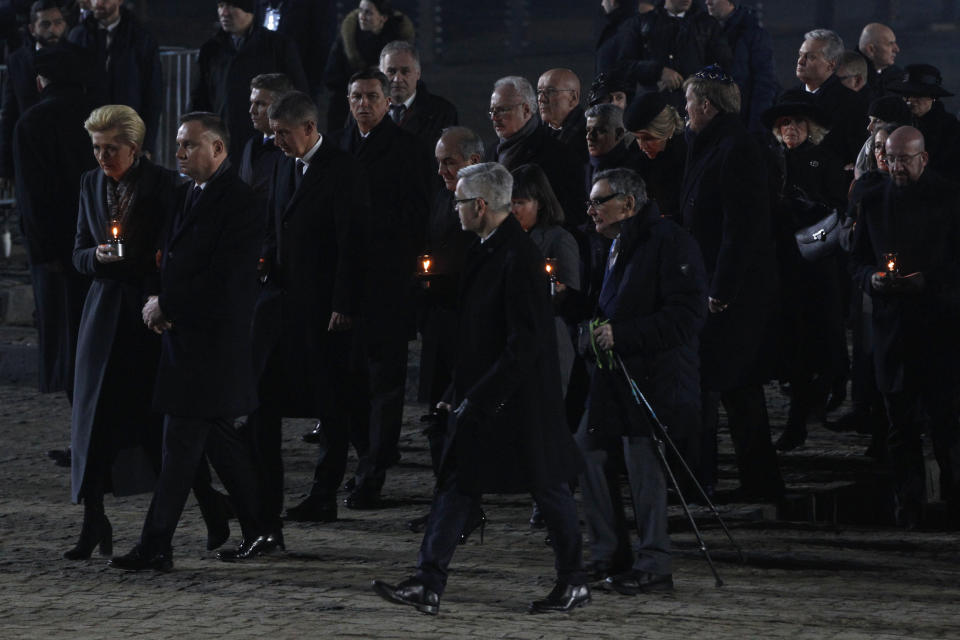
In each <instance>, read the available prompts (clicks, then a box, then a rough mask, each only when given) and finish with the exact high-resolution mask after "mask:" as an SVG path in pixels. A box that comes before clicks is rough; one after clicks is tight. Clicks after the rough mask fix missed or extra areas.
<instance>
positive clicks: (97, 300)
mask: <svg viewBox="0 0 960 640" xmlns="http://www.w3.org/2000/svg"><path fill="white" fill-rule="evenodd" d="M84 126H85V127H86V129H87V131H88V132H89V133H90V138H91V140H92V143H93V152H94V156H95V157H96V158H97V161H98V162H99V164H100V168H99V169H95V170H93V171H89V172H87V173H85V174H84V175H83V178H82V179H81V183H80V212H79V217H78V221H77V237H76V242H75V245H74V250H73V264H74V266H75V267H76V269H77V271H79V272H80V273H83V274H87V275H89V276H92V277H93V284H92V285H91V287H90V293H89V294H88V296H87V300H86V303H85V305H84V308H83V317H82V319H81V322H80V337H79V340H78V345H77V372H76V382H75V386H74V394H75V400H74V403H73V416H72V426H71V447H72V451H73V464H72V468H71V471H72V485H73V489H72V499H73V501H74V502H77V503H79V502H83V503H84V514H83V527H82V529H81V533H80V539H79V541H78V542H77V545H76V546H75V547H74V548H73V549H70V550H69V551H67V552H66V553H65V554H64V557H65V558H67V559H69V560H82V559H85V558H89V557H90V554H91V553H92V551H93V548H94V547H95V546H97V545H98V544H99V545H100V551H101V553H103V554H106V555H109V554H110V552H111V549H112V529H111V527H110V522H109V520H108V519H107V517H106V515H105V514H104V509H103V495H104V493H106V492H107V491H111V490H112V491H113V493H114V494H115V495H130V494H133V493H139V492H143V491H151V490H152V489H153V482H154V474H153V473H152V472H153V471H155V470H156V469H158V468H159V463H160V460H159V457H160V456H159V450H160V434H161V418H162V416H160V415H159V414H156V413H154V412H152V411H151V410H150V405H151V397H152V395H153V382H154V376H155V375H156V370H157V363H158V359H159V354H160V337H159V336H158V335H156V334H154V333H152V332H151V331H149V330H147V329H146V328H145V327H144V326H143V320H142V319H141V314H140V312H141V309H142V307H143V304H144V302H145V300H146V295H145V294H144V290H145V288H146V286H147V284H148V283H149V282H150V280H151V279H153V278H157V277H158V276H157V250H158V247H159V246H160V241H161V239H162V237H161V234H162V231H163V228H164V224H165V222H166V216H167V214H168V212H169V211H170V209H171V205H172V198H173V195H174V192H175V190H176V186H177V184H178V182H179V178H178V176H177V174H176V173H174V172H173V171H169V170H167V169H163V168H161V167H158V166H157V165H155V164H153V163H152V162H150V161H149V160H148V159H146V158H145V157H142V156H141V155H140V150H141V145H142V143H143V139H144V133H145V130H146V127H145V125H144V123H143V120H141V118H140V117H139V116H138V115H137V113H136V111H134V110H133V109H131V108H130V107H127V106H123V105H107V106H104V107H101V108H99V109H96V110H94V111H93V113H91V114H90V117H89V118H88V119H87V121H86V122H85V123H84ZM114 231H115V233H114ZM114 236H116V237H117V238H119V239H121V240H122V253H121V251H120V249H119V247H120V245H118V244H117V243H116V242H113V241H112V239H113V237H114ZM198 477H200V476H199V475H198ZM199 484H200V485H201V486H203V487H204V489H205V490H202V491H201V492H200V494H201V495H202V496H203V498H204V499H203V500H201V503H202V504H203V505H205V506H204V507H203V508H204V510H205V511H206V513H205V515H208V514H211V517H210V518H208V524H209V525H210V527H211V534H214V533H216V537H220V536H222V537H223V539H224V540H226V538H227V537H228V536H229V530H227V531H226V533H225V535H224V530H225V529H227V526H226V518H225V516H224V515H223V514H222V510H223V508H224V507H223V505H222V504H220V510H221V513H220V514H219V517H217V518H214V517H213V516H212V514H214V513H215V511H208V510H207V507H206V505H211V504H214V505H217V504H219V503H218V499H222V496H220V495H219V494H216V493H215V492H214V491H213V489H211V488H210V486H209V471H207V472H206V478H205V482H201V483H199ZM213 508H214V509H216V508H217V507H213ZM214 520H215V521H216V522H215V524H210V522H211V521H214ZM215 530H216V531H215ZM208 544H209V541H208ZM221 544H222V542H221Z"/></svg>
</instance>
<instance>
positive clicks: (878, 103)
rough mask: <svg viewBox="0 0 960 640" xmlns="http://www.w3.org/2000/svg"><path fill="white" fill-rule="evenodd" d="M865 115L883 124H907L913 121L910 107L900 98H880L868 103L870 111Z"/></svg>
mask: <svg viewBox="0 0 960 640" xmlns="http://www.w3.org/2000/svg"><path fill="white" fill-rule="evenodd" d="M867 115H870V116H873V117H874V118H876V119H877V120H883V121H884V122H899V123H900V124H907V123H909V122H910V121H911V120H913V114H912V113H910V107H908V106H907V103H906V102H904V101H903V98H901V97H900V96H882V97H880V98H877V99H876V100H874V101H873V102H871V103H870V110H869V111H868V112H867Z"/></svg>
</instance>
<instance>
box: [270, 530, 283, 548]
mask: <svg viewBox="0 0 960 640" xmlns="http://www.w3.org/2000/svg"><path fill="white" fill-rule="evenodd" d="M267 542H268V543H270V546H271V548H272V549H280V550H281V551H286V550H287V544H286V542H284V541H283V529H275V530H273V531H271V532H270V533H269V534H267Z"/></svg>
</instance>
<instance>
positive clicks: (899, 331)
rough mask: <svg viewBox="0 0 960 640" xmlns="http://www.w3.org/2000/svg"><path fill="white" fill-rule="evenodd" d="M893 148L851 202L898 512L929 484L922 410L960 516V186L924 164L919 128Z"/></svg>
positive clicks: (945, 488) (910, 518)
mask: <svg viewBox="0 0 960 640" xmlns="http://www.w3.org/2000/svg"><path fill="white" fill-rule="evenodd" d="M886 152H887V164H888V165H889V167H890V174H889V175H884V174H882V173H870V174H867V175H868V176H869V177H865V178H864V180H870V181H871V183H870V184H869V185H865V188H864V189H863V190H862V191H860V194H861V197H859V198H857V199H854V200H851V202H850V207H851V211H853V210H854V209H859V211H860V215H859V218H858V224H857V226H856V231H855V234H854V241H853V250H852V255H851V267H852V269H853V273H854V278H855V282H856V283H857V284H858V285H859V286H860V287H862V288H863V290H864V291H865V292H866V293H868V294H870V296H871V297H872V299H873V332H874V347H873V348H874V356H873V359H874V366H875V370H876V371H875V373H876V380H877V386H878V387H879V389H880V392H881V393H882V394H883V399H884V403H885V405H886V408H887V415H888V417H889V422H890V429H889V434H888V439H887V443H888V444H887V446H888V448H889V460H890V462H891V464H892V465H893V472H894V498H895V515H896V520H897V523H898V524H900V525H902V526H905V527H908V528H909V527H914V526H916V525H917V524H919V521H920V516H921V513H922V506H923V502H924V493H925V489H924V485H925V481H924V459H923V448H922V445H921V439H920V434H921V432H922V430H923V426H924V424H923V418H922V417H921V413H925V414H926V416H927V418H929V424H928V427H927V428H928V429H929V430H928V433H930V434H931V435H932V437H933V448H934V453H935V454H936V458H937V463H938V464H939V465H940V490H941V492H942V494H943V495H942V497H943V498H944V499H945V500H947V503H948V505H949V506H950V510H951V512H952V515H953V516H954V517H956V516H957V514H958V512H960V510H958V503H960V490H958V480H960V439H958V424H957V416H956V413H955V412H954V411H953V409H952V391H953V389H954V387H955V382H954V378H955V371H956V366H955V362H956V354H957V338H956V331H955V330H954V327H955V326H956V323H957V320H958V310H957V305H956V300H957V290H958V288H960V261H958V259H957V253H956V247H957V246H958V245H960V191H958V189H957V187H956V186H955V185H954V184H953V183H950V182H948V181H946V180H944V179H942V178H940V177H939V176H937V175H936V174H934V173H932V172H930V171H928V170H926V167H927V163H928V160H929V156H928V154H927V152H926V149H925V145H924V139H923V134H922V133H920V131H919V130H917V129H915V128H913V127H900V128H899V129H897V130H896V131H894V132H893V133H891V134H890V137H889V138H888V139H887V144H886ZM921 407H922V408H923V411H922V412H921Z"/></svg>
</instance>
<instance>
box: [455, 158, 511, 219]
mask: <svg viewBox="0 0 960 640" xmlns="http://www.w3.org/2000/svg"><path fill="white" fill-rule="evenodd" d="M457 177H458V178H460V181H461V182H462V184H463V192H464V195H466V196H468V197H470V198H483V201H484V202H486V203H487V207H489V208H490V210H491V211H497V212H506V211H509V210H510V201H511V198H512V197H513V176H512V175H510V172H509V171H507V168H506V167H505V166H503V165H502V164H500V163H499V162H481V163H480V164H474V165H471V166H469V167H464V168H463V169H460V171H458V172H457Z"/></svg>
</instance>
